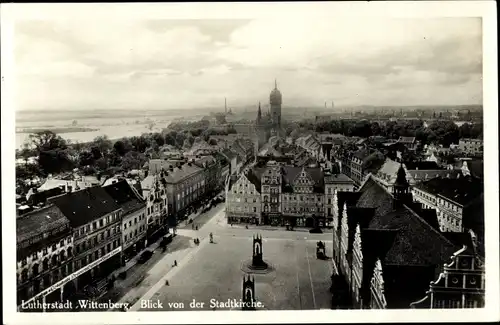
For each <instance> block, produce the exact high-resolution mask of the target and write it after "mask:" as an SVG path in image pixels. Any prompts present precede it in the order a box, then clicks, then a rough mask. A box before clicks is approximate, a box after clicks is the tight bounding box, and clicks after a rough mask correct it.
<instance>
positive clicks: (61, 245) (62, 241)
mask: <svg viewBox="0 0 500 325" xmlns="http://www.w3.org/2000/svg"><path fill="white" fill-rule="evenodd" d="M63 246H64V239H63V240H61V242H60V243H59V247H63Z"/></svg>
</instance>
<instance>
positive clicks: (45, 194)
mask: <svg viewBox="0 0 500 325" xmlns="http://www.w3.org/2000/svg"><path fill="white" fill-rule="evenodd" d="M63 193H64V189H62V188H59V187H54V188H51V189H48V190H44V191H38V192H33V191H32V194H31V195H27V201H28V203H29V204H31V205H37V204H39V203H45V202H46V201H47V199H48V198H50V197H53V196H57V195H61V194H63Z"/></svg>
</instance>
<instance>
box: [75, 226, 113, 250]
mask: <svg viewBox="0 0 500 325" xmlns="http://www.w3.org/2000/svg"><path fill="white" fill-rule="evenodd" d="M118 233H120V226H116V227H113V228H110V229H108V230H106V231H105V232H104V231H103V232H101V233H100V234H98V235H96V236H93V237H91V238H88V239H87V240H84V241H83V242H82V243H79V244H77V245H76V246H75V249H76V253H77V254H79V253H80V252H85V251H86V250H87V249H90V248H91V247H93V246H96V245H97V244H98V243H99V242H101V241H103V240H105V239H107V238H109V237H112V236H114V235H115V234H118Z"/></svg>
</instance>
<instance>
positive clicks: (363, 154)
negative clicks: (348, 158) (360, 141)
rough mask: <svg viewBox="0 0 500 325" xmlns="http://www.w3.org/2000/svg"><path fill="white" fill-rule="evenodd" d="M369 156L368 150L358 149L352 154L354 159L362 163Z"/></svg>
mask: <svg viewBox="0 0 500 325" xmlns="http://www.w3.org/2000/svg"><path fill="white" fill-rule="evenodd" d="M369 155H370V151H369V150H368V149H360V150H358V151H356V152H355V153H354V154H353V156H354V157H355V158H358V159H359V160H361V161H364V160H365V159H366V158H367V157H368V156H369Z"/></svg>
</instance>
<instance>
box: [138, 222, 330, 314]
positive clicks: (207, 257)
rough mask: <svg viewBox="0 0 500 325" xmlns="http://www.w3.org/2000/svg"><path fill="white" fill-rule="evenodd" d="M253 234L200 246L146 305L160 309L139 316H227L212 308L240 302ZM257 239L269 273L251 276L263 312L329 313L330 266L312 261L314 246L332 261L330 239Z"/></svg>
mask: <svg viewBox="0 0 500 325" xmlns="http://www.w3.org/2000/svg"><path fill="white" fill-rule="evenodd" d="M253 233H254V232H253V231H248V230H246V231H241V230H240V231H237V232H231V233H225V234H221V235H220V236H218V235H216V236H215V237H214V241H215V243H214V244H204V245H201V246H200V247H199V251H197V252H196V254H195V255H194V256H193V257H192V258H190V259H189V261H186V263H182V264H179V266H178V267H177V270H176V272H169V273H168V274H166V277H165V278H164V279H167V280H168V282H169V285H168V286H167V285H165V284H163V285H162V286H161V287H160V289H159V290H158V291H157V292H155V293H154V294H153V295H152V296H151V297H147V298H149V300H150V301H154V302H156V301H157V300H158V301H160V302H161V305H162V306H161V307H160V308H147V307H145V308H138V310H142V311H158V310H163V311H174V310H180V311H182V310H184V311H189V310H214V309H217V310H231V308H230V307H227V308H213V304H211V299H214V300H216V301H219V302H225V303H227V301H228V300H233V299H236V300H237V301H239V300H240V299H241V298H242V283H243V277H244V275H245V272H244V271H243V270H244V269H246V268H245V265H246V264H248V263H251V259H252V235H253ZM261 233H262V234H263V245H262V251H263V258H264V261H266V262H267V263H268V264H270V265H271V267H272V270H271V271H270V272H268V273H267V274H252V276H253V277H254V279H255V297H256V300H257V301H260V302H261V304H262V305H263V307H262V308H261V309H263V310H308V309H309V310H312V309H323V308H325V309H329V308H330V306H331V293H330V291H329V289H330V285H331V279H330V277H331V275H332V272H333V269H332V262H331V260H330V259H326V260H318V259H317V258H316V242H317V241H318V240H322V241H324V242H325V243H326V247H327V250H326V253H327V255H328V256H331V253H332V252H331V247H332V242H331V236H330V235H327V234H323V235H322V234H319V235H312V234H309V233H303V234H300V236H298V234H294V237H295V238H287V237H290V236H286V235H285V234H290V233H285V232H281V231H273V232H271V231H269V232H267V231H265V232H261ZM219 234H220V233H219ZM281 234H282V235H285V236H281ZM167 271H169V270H165V272H167ZM169 274H171V276H169ZM193 299H195V300H196V302H198V304H197V306H193V304H191V303H192V302H193ZM201 303H203V306H202V305H201ZM233 309H234V310H239V309H240V308H233Z"/></svg>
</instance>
